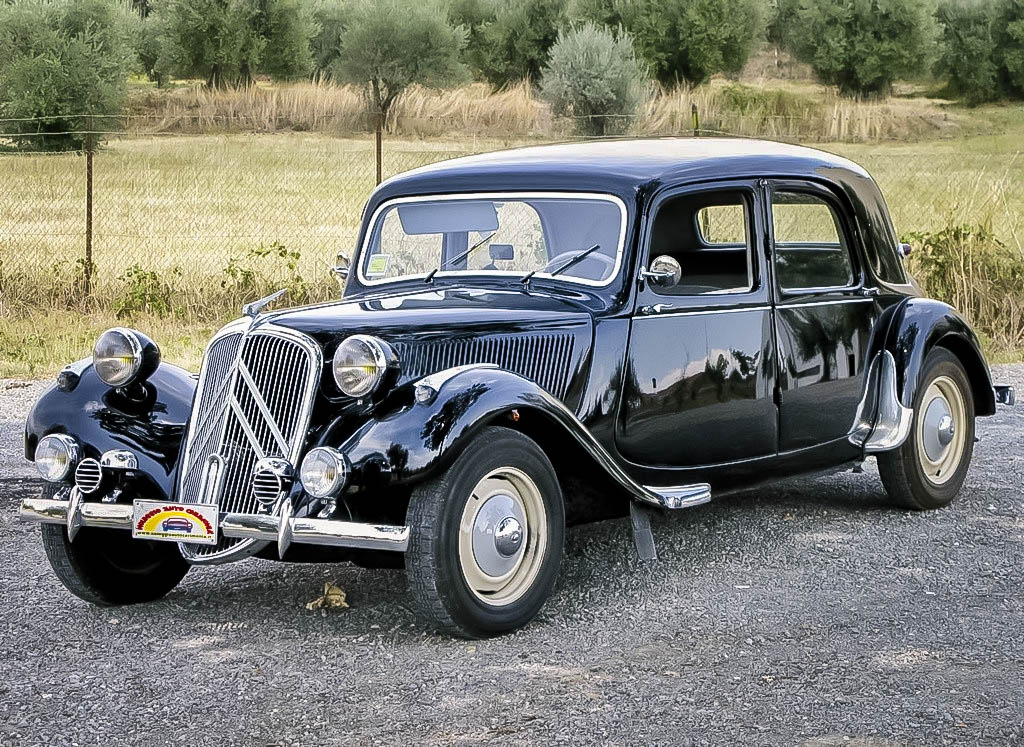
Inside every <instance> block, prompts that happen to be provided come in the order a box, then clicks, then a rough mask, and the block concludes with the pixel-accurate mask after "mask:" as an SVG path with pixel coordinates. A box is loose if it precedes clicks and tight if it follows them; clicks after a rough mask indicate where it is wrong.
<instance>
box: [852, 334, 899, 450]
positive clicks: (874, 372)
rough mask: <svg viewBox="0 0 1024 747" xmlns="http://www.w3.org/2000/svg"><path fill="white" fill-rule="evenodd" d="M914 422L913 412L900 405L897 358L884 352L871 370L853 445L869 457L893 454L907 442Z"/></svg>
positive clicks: (873, 363)
mask: <svg viewBox="0 0 1024 747" xmlns="http://www.w3.org/2000/svg"><path fill="white" fill-rule="evenodd" d="M913 422H914V411H913V409H911V408H909V407H906V406H905V405H904V404H903V403H902V402H900V398H899V393H898V392H897V391H896V359H895V358H893V356H892V353H890V352H889V351H888V350H883V351H882V352H881V353H879V354H878V355H876V356H875V358H874V360H872V361H871V365H870V367H869V368H868V373H867V379H866V384H865V388H864V395H863V397H862V398H861V401H860V403H859V404H858V405H857V414H856V416H855V418H854V423H853V428H852V429H851V430H850V435H849V439H850V442H851V443H853V444H854V445H856V446H860V447H861V448H863V449H864V452H865V453H868V454H873V453H876V452H879V451H890V450H892V449H895V448H897V447H899V446H901V445H902V444H903V442H904V441H906V440H907V437H908V436H909V435H910V430H911V426H912V425H913Z"/></svg>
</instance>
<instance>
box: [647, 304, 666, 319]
mask: <svg viewBox="0 0 1024 747" xmlns="http://www.w3.org/2000/svg"><path fill="white" fill-rule="evenodd" d="M668 309H669V306H668V304H664V303H656V304H654V305H653V306H641V307H640V313H641V314H643V315H644V316H650V315H652V314H660V313H662V312H663V311H667V310H668Z"/></svg>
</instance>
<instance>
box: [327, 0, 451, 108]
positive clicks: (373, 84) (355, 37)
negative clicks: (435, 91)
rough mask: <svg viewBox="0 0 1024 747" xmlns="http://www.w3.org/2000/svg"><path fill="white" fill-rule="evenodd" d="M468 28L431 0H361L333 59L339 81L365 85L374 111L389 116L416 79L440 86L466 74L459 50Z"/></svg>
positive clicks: (354, 4) (335, 73)
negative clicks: (457, 24) (410, 1)
mask: <svg viewBox="0 0 1024 747" xmlns="http://www.w3.org/2000/svg"><path fill="white" fill-rule="evenodd" d="M465 44H466V33H465V30H464V29H461V28H455V27H453V26H452V25H451V24H450V23H449V22H448V20H447V18H446V16H445V14H444V12H442V10H441V9H439V8H438V6H436V5H434V4H433V3H432V2H431V0H424V2H419V3H416V4H412V5H410V4H408V3H405V2H400V1H399V0H381V2H372V1H371V0H357V1H356V2H354V3H353V5H352V7H351V9H350V12H349V16H348V27H347V28H346V29H345V33H344V35H343V36H342V39H341V54H340V55H339V56H338V59H337V61H336V62H335V64H334V68H333V71H334V77H335V79H337V80H340V81H344V82H348V83H356V84H359V85H362V86H364V87H365V89H366V94H367V98H368V99H369V102H370V105H371V106H372V107H373V109H374V111H375V112H376V113H378V114H380V115H381V117H382V118H383V119H386V118H387V114H388V111H389V110H390V108H391V105H392V104H393V103H394V102H395V99H397V98H398V97H399V96H400V95H401V94H402V92H403V91H404V90H405V89H406V88H408V87H409V86H410V85H412V84H413V83H419V84H420V85H424V86H428V87H434V86H436V87H440V86H445V85H449V84H453V83H458V82H461V81H463V80H465V79H466V77H467V71H466V68H465V67H464V66H463V65H462V63H461V62H459V54H460V52H461V51H462V49H463V47H464V46H465Z"/></svg>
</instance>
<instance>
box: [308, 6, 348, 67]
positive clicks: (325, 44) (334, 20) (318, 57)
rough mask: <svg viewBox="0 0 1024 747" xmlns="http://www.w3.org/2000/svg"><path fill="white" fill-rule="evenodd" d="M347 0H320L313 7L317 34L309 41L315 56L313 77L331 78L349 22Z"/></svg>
mask: <svg viewBox="0 0 1024 747" xmlns="http://www.w3.org/2000/svg"><path fill="white" fill-rule="evenodd" d="M348 5H349V4H348V2H347V0H318V1H317V2H316V3H315V4H314V5H313V24H314V25H315V27H316V33H315V34H314V35H313V38H312V39H310V40H309V48H310V52H311V53H312V55H313V75H314V76H317V77H329V76H330V74H331V67H332V66H333V65H334V61H335V60H337V59H338V55H340V54H341V37H342V35H343V34H344V33H345V26H346V23H347V20H348Z"/></svg>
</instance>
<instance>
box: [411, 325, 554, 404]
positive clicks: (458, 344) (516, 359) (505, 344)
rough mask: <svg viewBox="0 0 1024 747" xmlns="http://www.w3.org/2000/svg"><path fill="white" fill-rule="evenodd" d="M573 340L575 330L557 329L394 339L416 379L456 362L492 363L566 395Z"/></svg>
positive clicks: (459, 364) (458, 364)
mask: <svg viewBox="0 0 1024 747" xmlns="http://www.w3.org/2000/svg"><path fill="white" fill-rule="evenodd" d="M573 341H574V336H573V335H572V333H563V332H558V333H540V334H532V335H516V336H501V337H476V338H470V339H462V340H460V339H454V340H445V341H441V342H423V343H394V344H393V347H394V349H395V352H396V353H397V354H398V357H399V360H400V361H401V362H402V371H403V373H404V375H405V376H407V377H408V378H410V379H413V380H415V379H419V378H421V377H423V376H427V375H429V374H432V373H436V372H438V371H444V370H445V369H447V368H454V367H455V366H465V365H469V364H472V363H493V364H494V365H496V366H498V367H499V368H504V369H505V370H507V371H512V372H514V373H517V374H519V375H520V376H522V377H524V378H527V379H530V380H531V381H533V382H535V383H536V384H537V385H539V386H540V387H541V388H543V389H544V390H546V391H547V392H548V393H549V394H551V395H553V396H555V397H558V398H559V399H564V398H565V394H566V390H567V389H568V386H569V364H570V361H571V360H572V348H573Z"/></svg>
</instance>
